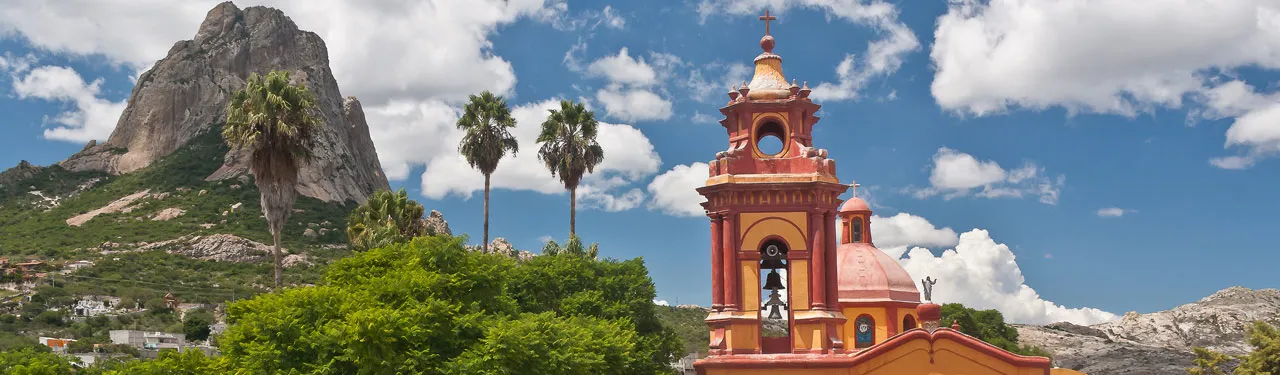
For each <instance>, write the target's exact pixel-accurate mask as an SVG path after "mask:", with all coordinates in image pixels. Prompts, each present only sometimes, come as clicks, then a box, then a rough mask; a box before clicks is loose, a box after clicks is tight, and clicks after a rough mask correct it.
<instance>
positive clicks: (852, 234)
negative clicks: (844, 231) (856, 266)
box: [849, 217, 862, 243]
mask: <svg viewBox="0 0 1280 375" xmlns="http://www.w3.org/2000/svg"><path fill="white" fill-rule="evenodd" d="M860 242H862V218H860V217H855V218H853V219H851V220H849V243H860Z"/></svg>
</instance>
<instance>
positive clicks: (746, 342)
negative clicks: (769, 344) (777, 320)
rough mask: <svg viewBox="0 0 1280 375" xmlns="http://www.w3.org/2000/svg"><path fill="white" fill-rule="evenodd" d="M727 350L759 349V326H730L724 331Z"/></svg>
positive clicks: (757, 324) (756, 324)
mask: <svg viewBox="0 0 1280 375" xmlns="http://www.w3.org/2000/svg"><path fill="white" fill-rule="evenodd" d="M725 341H727V342H729V349H734V350H742V349H760V324H759V323H755V324H730V325H729V329H726V330H725Z"/></svg>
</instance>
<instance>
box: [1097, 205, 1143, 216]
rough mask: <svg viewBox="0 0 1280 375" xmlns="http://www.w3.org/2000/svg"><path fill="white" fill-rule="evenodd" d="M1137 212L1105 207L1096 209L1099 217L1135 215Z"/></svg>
mask: <svg viewBox="0 0 1280 375" xmlns="http://www.w3.org/2000/svg"><path fill="white" fill-rule="evenodd" d="M1136 212H1138V211H1137V210H1130V209H1124V208H1120V207H1106V208H1100V209H1098V216H1099V217H1121V216H1124V215H1127V214H1131V213H1136Z"/></svg>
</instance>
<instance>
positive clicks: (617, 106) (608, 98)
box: [596, 85, 672, 122]
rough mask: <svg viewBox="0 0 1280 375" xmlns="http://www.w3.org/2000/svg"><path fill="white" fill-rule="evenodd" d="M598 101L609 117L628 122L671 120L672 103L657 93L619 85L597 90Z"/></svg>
mask: <svg viewBox="0 0 1280 375" xmlns="http://www.w3.org/2000/svg"><path fill="white" fill-rule="evenodd" d="M596 100H597V101H599V102H600V104H602V105H604V110H605V112H606V113H608V114H609V116H611V117H613V118H616V119H619V120H622V121H627V122H638V121H654V120H666V119H669V118H671V113H672V112H671V101H669V100H667V99H666V98H663V97H662V96H661V95H658V94H657V93H655V92H653V91H650V90H646V89H637V88H623V87H622V86H619V85H610V86H608V87H605V88H602V89H599V90H596Z"/></svg>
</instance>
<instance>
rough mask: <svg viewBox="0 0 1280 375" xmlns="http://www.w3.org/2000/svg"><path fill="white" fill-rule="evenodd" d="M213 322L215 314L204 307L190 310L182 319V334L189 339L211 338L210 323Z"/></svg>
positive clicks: (202, 339) (201, 339) (203, 339)
mask: <svg viewBox="0 0 1280 375" xmlns="http://www.w3.org/2000/svg"><path fill="white" fill-rule="evenodd" d="M210 324H213V314H210V313H209V312H208V311H205V310H203V309H200V310H193V311H188V312H187V314H186V317H184V318H183V319H182V334H183V335H184V336H186V338H187V340H189V341H205V340H208V339H209V333H210V332H211V331H210V329H209V325H210Z"/></svg>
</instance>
